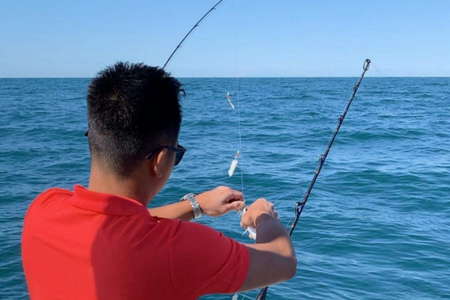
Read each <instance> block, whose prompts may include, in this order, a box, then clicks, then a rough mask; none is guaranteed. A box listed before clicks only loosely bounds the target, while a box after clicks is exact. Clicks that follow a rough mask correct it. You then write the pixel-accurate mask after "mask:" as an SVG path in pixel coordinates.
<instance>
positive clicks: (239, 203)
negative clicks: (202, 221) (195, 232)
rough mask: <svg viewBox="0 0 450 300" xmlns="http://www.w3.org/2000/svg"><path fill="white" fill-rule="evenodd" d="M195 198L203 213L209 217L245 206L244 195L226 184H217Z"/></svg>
mask: <svg viewBox="0 0 450 300" xmlns="http://www.w3.org/2000/svg"><path fill="white" fill-rule="evenodd" d="M195 198H196V199H197V202H198V204H199V205H200V207H201V209H202V211H203V213H204V214H205V215H207V216H211V217H218V216H221V215H224V214H226V213H227V212H229V211H231V210H241V209H242V208H244V206H245V203H244V195H243V194H242V193H241V192H239V191H236V190H233V189H231V188H229V187H227V186H218V187H216V188H215V189H212V190H210V191H207V192H204V193H201V194H198V195H197V196H195Z"/></svg>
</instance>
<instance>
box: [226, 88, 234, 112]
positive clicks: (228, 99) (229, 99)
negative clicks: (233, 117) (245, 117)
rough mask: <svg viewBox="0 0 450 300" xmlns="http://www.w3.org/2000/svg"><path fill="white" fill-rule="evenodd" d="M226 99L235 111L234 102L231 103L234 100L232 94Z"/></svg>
mask: <svg viewBox="0 0 450 300" xmlns="http://www.w3.org/2000/svg"><path fill="white" fill-rule="evenodd" d="M226 98H227V101H228V104H230V106H231V108H232V109H233V110H234V109H235V108H234V104H233V102H231V99H233V98H232V97H231V95H230V92H227V95H226Z"/></svg>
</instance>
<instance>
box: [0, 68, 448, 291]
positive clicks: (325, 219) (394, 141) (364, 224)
mask: <svg viewBox="0 0 450 300" xmlns="http://www.w3.org/2000/svg"><path fill="white" fill-rule="evenodd" d="M355 80H356V78H260V79H257V78H241V79H223V78H222V79H215V78H208V79H207V78H202V79H200V78H199V79H182V82H183V84H184V88H185V90H186V97H185V98H184V99H183V100H182V104H183V110H184V121H183V128H182V132H181V138H180V143H181V144H183V145H184V146H185V147H186V148H187V149H188V152H187V153H186V156H185V158H184V160H183V162H182V163H181V164H180V165H179V166H178V167H177V168H176V169H175V171H174V173H173V175H172V177H171V179H170V182H169V183H168V184H167V186H166V188H165V189H164V190H163V191H162V192H161V194H160V195H158V196H157V197H156V198H155V199H154V205H159V204H165V203H169V202H172V201H177V199H179V197H180V196H182V195H183V194H185V193H187V192H201V191H203V190H207V189H210V188H213V187H215V186H217V185H229V186H231V187H234V188H236V189H243V190H244V193H245V196H246V199H247V201H248V202H251V201H253V200H254V199H256V198H258V197H266V198H268V199H269V200H271V201H272V202H274V203H275V205H276V208H277V210H278V212H279V215H280V218H281V220H282V221H283V223H284V224H286V225H288V224H289V222H290V221H291V220H292V217H293V215H294V210H293V207H294V203H295V201H297V200H299V199H301V198H302V195H303V193H304V192H305V190H306V187H307V185H308V183H309V181H310V179H311V177H312V175H313V170H314V168H315V167H316V165H317V160H318V158H319V155H320V154H321V152H322V151H323V150H324V147H325V146H326V143H327V142H328V139H329V138H330V136H331V134H332V131H333V130H334V128H335V126H336V121H337V117H338V116H339V114H340V113H341V111H342V109H343V108H344V105H345V103H346V101H347V99H348V97H349V96H350V94H351V90H352V87H353V84H354V82H355ZM88 83H89V79H0V103H1V104H2V109H1V110H0V137H1V142H0V241H1V242H0V299H27V298H28V297H27V291H26V286H25V282H24V277H23V272H22V267H21V259H20V235H21V228H22V221H23V215H24V213H25V211H26V209H27V207H28V205H29V204H30V202H31V201H32V199H33V198H34V197H35V196H36V195H37V194H38V193H40V192H41V191H43V190H44V189H46V188H49V187H52V186H59V187H64V188H72V186H73V185H74V184H76V183H81V184H86V183H87V178H88V166H89V155H88V148H87V144H86V138H85V137H84V135H83V133H84V130H85V129H86V104H85V96H86V87H87V85H88ZM227 91H229V92H230V93H231V94H233V95H234V97H233V101H234V104H235V105H236V106H238V107H239V108H240V109H239V111H240V118H239V113H238V112H237V111H233V110H232V109H231V108H230V106H229V105H228V104H227V102H226V99H225V94H226V92H227ZM239 120H240V121H241V133H242V146H241V161H240V165H239V168H238V171H237V173H236V175H235V176H234V177H232V178H228V176H227V169H228V166H229V164H230V162H231V160H232V158H233V156H234V154H235V152H236V150H238V148H239V134H238V131H239V129H238V127H239ZM241 179H243V183H242V182H241ZM201 222H202V223H205V224H208V225H210V226H212V227H214V228H216V229H217V230H220V231H222V232H224V233H225V234H226V235H229V236H231V237H234V238H236V239H238V240H240V241H246V242H248V241H249V240H248V239H247V237H246V236H244V235H243V234H242V230H241V229H240V227H239V216H238V215H237V214H236V213H230V214H228V215H226V216H223V217H220V218H204V219H202V220H201ZM293 241H294V245H295V249H296V252H297V256H298V261H299V266H298V271H297V274H296V276H295V278H293V279H291V280H290V281H288V282H285V283H281V284H278V285H275V286H273V287H271V289H270V291H269V296H268V299H450V78H370V77H369V78H366V79H365V81H364V82H363V84H362V86H361V89H360V92H359V95H358V97H357V99H356V100H355V102H354V103H353V106H352V108H351V109H350V112H349V115H348V117H347V119H346V121H345V123H344V125H343V127H342V131H341V133H340V134H339V135H338V138H337V141H336V144H335V146H334V148H333V149H332V151H331V153H330V156H329V158H328V161H327V163H326V165H325V167H324V169H323V172H322V174H321V176H320V177H319V180H318V182H317V184H316V187H315V189H314V190H313V194H312V196H311V198H310V201H309V203H308V204H307V206H306V208H305V211H304V212H303V215H302V218H301V219H300V223H299V225H298V228H297V230H296V231H295V233H294V236H293ZM205 263H207V262H205ZM255 295H256V292H246V293H243V294H242V295H241V296H240V298H239V299H249V298H252V297H254V296H255ZM230 298H231V297H230V296H224V295H212V296H207V297H204V299H230ZM149 299H151V295H149Z"/></svg>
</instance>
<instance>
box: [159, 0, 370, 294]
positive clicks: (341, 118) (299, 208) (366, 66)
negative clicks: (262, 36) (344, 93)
mask: <svg viewBox="0 0 450 300" xmlns="http://www.w3.org/2000/svg"><path fill="white" fill-rule="evenodd" d="M223 1H224V0H219V1H217V2H216V3H215V4H214V5H213V6H212V7H211V8H210V9H209V10H208V11H207V12H206V13H205V14H203V15H202V17H201V18H200V19H199V20H198V21H197V22H196V23H195V24H194V26H192V27H191V28H190V29H189V31H188V32H187V33H186V34H185V36H184V37H183V38H182V39H181V41H180V42H179V43H178V44H177V46H176V47H175V48H174V50H173V51H172V52H171V54H170V55H169V57H168V58H167V60H166V61H165V63H164V65H163V66H162V69H165V68H166V67H167V65H168V64H169V62H170V61H171V60H172V58H173V57H174V55H175V54H176V52H177V51H178V49H179V48H180V47H181V46H182V44H183V43H184V41H185V40H186V39H187V38H188V37H189V36H190V35H191V33H192V32H193V31H194V30H195V29H196V28H197V27H198V26H199V25H200V23H201V22H202V21H203V20H204V19H205V18H206V17H208V15H209V14H210V13H211V12H212V11H213V10H215V9H216V7H217V6H218V5H219V4H220V3H222V2H223ZM370 63H371V61H370V59H366V60H365V61H364V65H363V72H362V74H361V76H360V78H359V79H358V81H357V82H356V83H355V85H354V86H353V93H352V95H351V97H350V99H349V101H348V102H347V105H346V106H345V109H344V112H343V113H342V114H341V115H340V116H339V118H338V124H337V126H336V129H335V131H334V133H333V135H332V137H331V140H330V141H329V143H328V146H327V147H326V149H325V152H324V153H323V154H322V155H321V156H320V159H319V165H318V167H317V169H316V170H315V171H314V176H313V178H312V180H311V182H310V184H309V186H308V188H307V190H306V192H305V195H304V197H303V200H302V201H298V202H297V203H296V207H295V217H294V221H293V222H292V225H291V227H290V230H289V236H292V233H293V232H294V230H295V228H296V226H297V224H298V221H299V219H300V216H301V214H302V212H303V209H304V207H305V205H306V203H307V202H308V199H309V196H310V195H311V191H312V189H313V188H314V185H315V183H316V181H317V178H318V177H319V174H320V172H321V170H322V167H323V165H324V163H325V161H326V159H327V157H328V154H329V152H330V149H331V147H332V146H333V144H334V141H335V139H336V136H337V134H338V133H339V130H340V129H341V126H342V124H343V122H344V119H345V117H346V116H347V113H348V110H349V108H350V105H351V104H352V102H353V100H354V99H355V97H356V94H357V92H358V89H359V86H360V84H361V82H362V80H363V79H364V76H365V74H366V72H367V71H368V70H369V66H370ZM238 89H239V91H240V82H239V85H238ZM229 97H231V95H229V93H227V100H228V102H229V104H230V106H231V107H232V108H233V109H234V105H233V104H232V102H231V98H229ZM239 106H240V99H239V95H238V107H239ZM240 120H241V119H240V109H239V110H238V122H239V123H238V132H239V149H241V147H242V135H241V124H240ZM239 156H240V150H238V151H237V153H236V155H235V159H236V160H238V159H239ZM232 164H233V162H232ZM236 167H237V163H236V166H235V167H234V168H236ZM230 169H231V166H230ZM232 173H234V171H233V172H232ZM241 185H242V189H243V187H244V182H243V173H242V172H241ZM268 289H269V287H265V288H263V289H261V291H260V292H259V294H258V296H257V297H256V299H257V300H264V299H266V296H267V291H268ZM238 296H239V295H238V294H236V295H234V296H233V298H234V299H236V298H237V297H238ZM246 297H248V296H246Z"/></svg>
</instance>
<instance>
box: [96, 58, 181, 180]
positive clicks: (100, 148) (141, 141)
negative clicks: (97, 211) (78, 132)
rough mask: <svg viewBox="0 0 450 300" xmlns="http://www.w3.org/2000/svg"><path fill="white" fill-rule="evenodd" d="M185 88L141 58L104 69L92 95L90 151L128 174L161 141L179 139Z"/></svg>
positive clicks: (121, 173)
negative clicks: (140, 61) (181, 105)
mask: <svg viewBox="0 0 450 300" xmlns="http://www.w3.org/2000/svg"><path fill="white" fill-rule="evenodd" d="M182 92H184V91H183V90H182V88H181V84H180V82H179V81H178V80H176V79H175V78H173V77H171V76H170V74H168V73H166V72H165V71H164V70H163V69H161V68H158V67H151V66H147V65H144V64H142V63H127V62H118V63H116V64H115V65H113V66H109V67H107V68H106V69H105V70H103V71H101V72H99V73H98V74H97V76H96V77H95V78H94V79H93V80H92V82H91V84H90V86H89V90H88V96H87V106H88V122H89V134H88V139H89V149H90V151H91V156H92V157H93V158H100V159H101V160H102V161H104V162H106V163H107V164H108V167H110V168H111V169H112V170H113V171H114V172H115V173H117V174H118V175H121V176H128V175H129V174H130V173H131V172H132V171H133V169H134V168H135V167H136V165H137V164H138V163H139V161H141V160H143V159H145V156H146V155H147V154H148V153H149V152H150V151H151V150H153V149H154V148H155V147H157V146H158V145H159V144H160V143H168V142H173V143H175V142H176V139H177V138H178V133H179V130H180V125H181V107H180V103H179V97H180V93H182ZM152 148H153V149H152Z"/></svg>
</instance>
